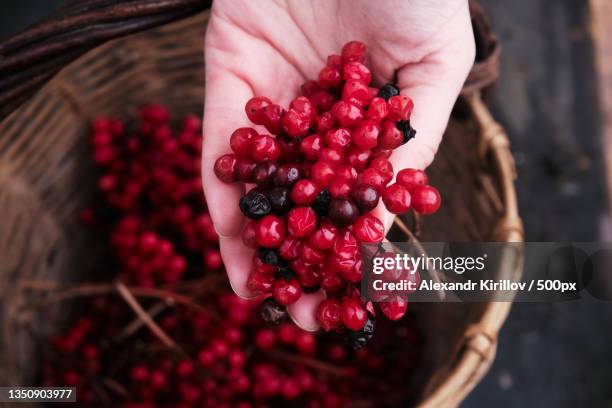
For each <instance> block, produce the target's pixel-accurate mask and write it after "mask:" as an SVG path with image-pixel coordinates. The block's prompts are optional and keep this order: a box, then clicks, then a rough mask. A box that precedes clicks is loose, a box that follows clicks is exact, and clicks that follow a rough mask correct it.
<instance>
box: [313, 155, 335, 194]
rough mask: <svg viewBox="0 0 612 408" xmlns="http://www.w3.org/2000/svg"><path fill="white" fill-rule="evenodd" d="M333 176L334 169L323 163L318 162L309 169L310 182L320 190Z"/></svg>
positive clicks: (326, 185) (327, 184)
mask: <svg viewBox="0 0 612 408" xmlns="http://www.w3.org/2000/svg"><path fill="white" fill-rule="evenodd" d="M334 176H335V172H334V167H333V166H332V165H331V164H330V163H328V162H324V161H318V162H316V163H315V164H313V165H312V167H311V169H310V178H311V180H312V181H313V182H314V183H315V184H316V185H317V186H319V187H320V188H326V187H328V186H329V183H330V182H331V181H332V180H333V178H334Z"/></svg>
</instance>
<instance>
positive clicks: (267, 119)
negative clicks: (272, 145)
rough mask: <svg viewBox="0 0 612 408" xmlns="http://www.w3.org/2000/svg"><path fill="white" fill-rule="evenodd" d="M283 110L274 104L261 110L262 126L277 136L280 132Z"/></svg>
mask: <svg viewBox="0 0 612 408" xmlns="http://www.w3.org/2000/svg"><path fill="white" fill-rule="evenodd" d="M284 114H285V110H284V109H283V108H282V107H281V106H280V105H276V104H271V105H268V106H265V107H263V108H262V109H261V116H262V122H263V123H261V124H262V125H264V126H265V128H266V129H268V132H270V133H272V134H273V135H277V134H279V133H280V131H281V130H282V120H283V115H284Z"/></svg>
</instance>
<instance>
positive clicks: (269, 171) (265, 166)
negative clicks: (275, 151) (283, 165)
mask: <svg viewBox="0 0 612 408" xmlns="http://www.w3.org/2000/svg"><path fill="white" fill-rule="evenodd" d="M277 169H278V166H277V165H276V163H275V162H272V161H265V162H263V163H258V164H257V166H255V170H253V179H254V181H255V183H256V184H257V185H258V186H260V187H269V186H270V184H272V177H274V174H275V173H276V170H277Z"/></svg>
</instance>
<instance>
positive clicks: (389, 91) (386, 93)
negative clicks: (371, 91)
mask: <svg viewBox="0 0 612 408" xmlns="http://www.w3.org/2000/svg"><path fill="white" fill-rule="evenodd" d="M399 92H400V91H399V88H398V87H397V86H395V84H392V83H387V84H384V85H383V87H382V88H380V90H379V91H378V96H379V97H381V98H383V99H384V100H385V101H388V100H389V98H391V97H392V96H395V95H399Z"/></svg>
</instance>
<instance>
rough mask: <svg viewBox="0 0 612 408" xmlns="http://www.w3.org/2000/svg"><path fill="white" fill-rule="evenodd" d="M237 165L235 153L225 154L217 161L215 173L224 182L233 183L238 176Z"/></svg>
mask: <svg viewBox="0 0 612 408" xmlns="http://www.w3.org/2000/svg"><path fill="white" fill-rule="evenodd" d="M237 165H238V160H237V157H236V155H235V154H224V155H223V156H221V157H219V158H218V159H217V160H216V161H215V167H214V171H215V175H216V176H217V178H218V179H219V180H221V181H222V182H224V183H233V182H234V181H236V177H237Z"/></svg>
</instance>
